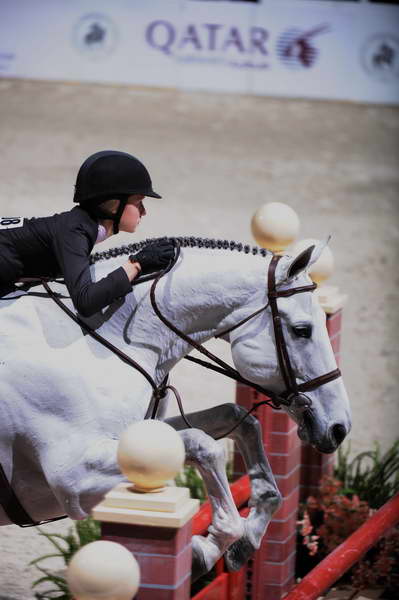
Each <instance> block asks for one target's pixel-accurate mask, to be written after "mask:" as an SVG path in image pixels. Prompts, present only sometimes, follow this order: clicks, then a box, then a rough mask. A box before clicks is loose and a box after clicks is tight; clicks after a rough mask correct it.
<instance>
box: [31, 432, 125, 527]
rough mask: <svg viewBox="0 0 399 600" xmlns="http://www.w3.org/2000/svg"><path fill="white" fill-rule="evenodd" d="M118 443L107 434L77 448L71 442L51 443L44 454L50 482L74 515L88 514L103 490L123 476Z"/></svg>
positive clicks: (45, 471)
mask: <svg viewBox="0 0 399 600" xmlns="http://www.w3.org/2000/svg"><path fill="white" fill-rule="evenodd" d="M117 446H118V440H111V439H104V438H101V439H99V440H96V441H93V443H91V444H90V445H89V446H87V447H85V448H81V449H80V451H79V449H77V448H75V449H74V450H75V451H74V452H71V447H70V445H69V444H68V447H65V446H64V445H63V444H62V443H60V444H52V445H51V447H50V448H51V451H47V452H46V453H45V454H44V455H43V456H42V457H41V464H42V466H43V471H44V473H45V476H46V479H47V481H48V484H49V485H50V487H51V490H52V492H53V494H54V495H55V497H56V498H57V500H58V503H59V504H60V505H61V507H62V509H63V511H65V513H66V514H67V515H68V516H69V517H70V518H71V519H84V518H85V517H87V516H88V515H89V514H90V511H91V509H92V508H93V506H95V505H96V504H97V503H98V502H100V501H101V500H102V498H103V496H104V494H105V493H106V492H108V491H109V490H110V489H112V488H113V487H114V486H115V485H117V484H118V483H120V482H121V481H122V480H123V475H122V474H121V472H120V469H119V467H118V464H117V460H116V454H117Z"/></svg>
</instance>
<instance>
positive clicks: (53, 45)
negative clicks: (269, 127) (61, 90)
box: [0, 0, 399, 104]
mask: <svg viewBox="0 0 399 600" xmlns="http://www.w3.org/2000/svg"><path fill="white" fill-rule="evenodd" d="M398 25H399V7H398V6H390V5H380V4H372V3H370V4H369V3H365V2H330V1H325V0H324V1H323V0H320V1H317V0H263V1H261V2H257V3H255V2H239V1H236V2H229V1H223V0H220V1H212V0H208V1H206V2H205V1H204V2H201V1H200V0H151V2H147V3H144V2H142V0H114V1H113V2H112V3H110V2H109V0H85V2H81V1H80V0H35V2H32V1H31V0H19V1H18V2H15V0H2V1H1V3H0V31H1V36H0V40H1V41H0V76H2V77H26V78H32V79H35V78H37V79H56V80H67V81H68V80H72V81H95V82H106V83H110V82H111V83H127V84H137V85H150V86H161V87H162V86H166V87H174V88H182V89H194V90H195V89H197V90H210V91H230V92H240V93H252V94H260V95H269V96H288V97H302V98H326V99H337V100H353V101H361V102H381V103H393V104H398V103H399V27H398Z"/></svg>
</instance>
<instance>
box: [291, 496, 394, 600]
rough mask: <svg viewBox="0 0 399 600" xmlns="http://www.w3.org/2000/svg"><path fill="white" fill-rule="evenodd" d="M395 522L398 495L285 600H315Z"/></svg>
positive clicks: (304, 579) (329, 556)
mask: <svg viewBox="0 0 399 600" xmlns="http://www.w3.org/2000/svg"><path fill="white" fill-rule="evenodd" d="M397 523H399V494H396V496H394V497H393V498H391V500H389V501H388V502H387V503H386V504H384V506H382V507H381V508H380V509H379V510H378V511H377V512H376V513H374V515H373V516H372V517H370V518H369V519H368V520H367V521H366V522H365V523H363V525H362V526H361V527H359V529H358V530H357V531H355V532H354V533H352V535H351V536H349V537H348V539H347V540H345V542H343V543H342V544H341V545H340V546H338V548H335V550H334V551H333V552H331V554H329V555H328V556H327V557H326V558H325V559H324V560H322V561H321V562H320V563H319V564H318V565H317V567H315V568H314V569H313V570H312V571H311V572H310V573H308V574H307V575H306V577H304V578H303V579H302V581H301V582H300V583H299V584H298V585H297V586H295V588H294V589H293V590H292V591H291V592H290V593H289V594H288V595H287V596H285V598H284V600H315V599H316V598H317V597H318V596H320V594H322V593H323V592H325V591H326V590H327V589H328V588H329V587H330V586H331V585H332V584H333V583H335V581H337V579H339V578H340V577H341V576H342V575H343V574H344V573H345V572H346V571H347V570H348V569H349V568H350V567H351V566H352V565H354V564H355V563H356V562H358V560H360V558H361V557H362V556H363V554H365V553H366V552H367V550H369V549H370V548H371V547H372V546H374V544H375V543H376V542H377V541H378V539H379V538H381V537H382V536H383V535H384V534H385V533H386V532H387V531H388V530H389V529H390V528H391V527H393V526H394V525H396V524H397Z"/></svg>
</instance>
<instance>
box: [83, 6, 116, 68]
mask: <svg viewBox="0 0 399 600" xmlns="http://www.w3.org/2000/svg"><path fill="white" fill-rule="evenodd" d="M73 41H74V44H75V46H76V47H77V48H78V49H79V50H80V51H81V52H83V53H84V54H85V55H86V56H87V57H89V58H90V59H92V60H101V59H102V58H104V57H105V56H107V55H108V54H110V53H111V52H112V51H113V50H114V48H115V45H116V42H117V29H116V26H115V24H114V23H113V21H111V19H110V18H109V17H107V16H106V15H103V14H100V13H91V14H88V15H85V16H84V17H82V18H81V19H79V21H78V23H77V24H76V25H75V28H74V30H73Z"/></svg>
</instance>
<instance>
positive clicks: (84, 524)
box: [29, 517, 100, 600]
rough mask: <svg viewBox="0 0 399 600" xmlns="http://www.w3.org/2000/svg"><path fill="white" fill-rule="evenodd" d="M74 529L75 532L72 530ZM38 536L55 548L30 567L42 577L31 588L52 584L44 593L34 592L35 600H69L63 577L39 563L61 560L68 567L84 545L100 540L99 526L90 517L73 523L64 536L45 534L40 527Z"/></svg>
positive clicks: (33, 562) (69, 595) (37, 559)
mask: <svg viewBox="0 0 399 600" xmlns="http://www.w3.org/2000/svg"><path fill="white" fill-rule="evenodd" d="M74 529H75V530H74ZM37 530H38V531H39V535H41V536H43V537H45V538H46V539H47V540H48V541H49V542H50V543H51V544H52V546H53V547H54V548H55V550H56V551H55V552H51V553H49V554H45V555H43V556H40V557H39V558H36V559H35V560H32V562H31V563H29V564H30V565H34V566H35V567H36V568H37V569H38V570H39V571H40V572H41V573H42V576H41V577H40V578H39V579H37V580H36V581H34V582H33V584H32V588H34V587H36V586H38V585H39V584H42V583H49V584H52V585H53V586H55V587H53V588H51V589H48V590H46V591H44V592H35V598H37V600H53V599H54V598H56V599H57V600H71V599H72V596H71V594H70V592H69V590H68V585H67V582H66V580H65V578H64V577H62V575H59V574H55V573H53V572H51V571H50V570H49V568H48V567H47V568H46V567H45V566H42V565H41V564H40V563H42V561H45V560H47V559H49V558H61V559H62V560H63V563H64V565H65V566H67V565H68V563H69V561H70V560H71V558H72V556H73V555H74V554H75V552H77V550H79V548H81V547H82V546H85V545H86V544H89V543H90V542H94V541H95V540H98V539H100V524H99V523H98V521H94V520H93V519H92V518H91V517H88V518H87V519H84V520H82V521H75V523H74V527H71V528H70V529H69V531H68V533H67V534H66V535H62V534H60V533H46V532H45V531H43V530H42V529H40V527H37Z"/></svg>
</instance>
